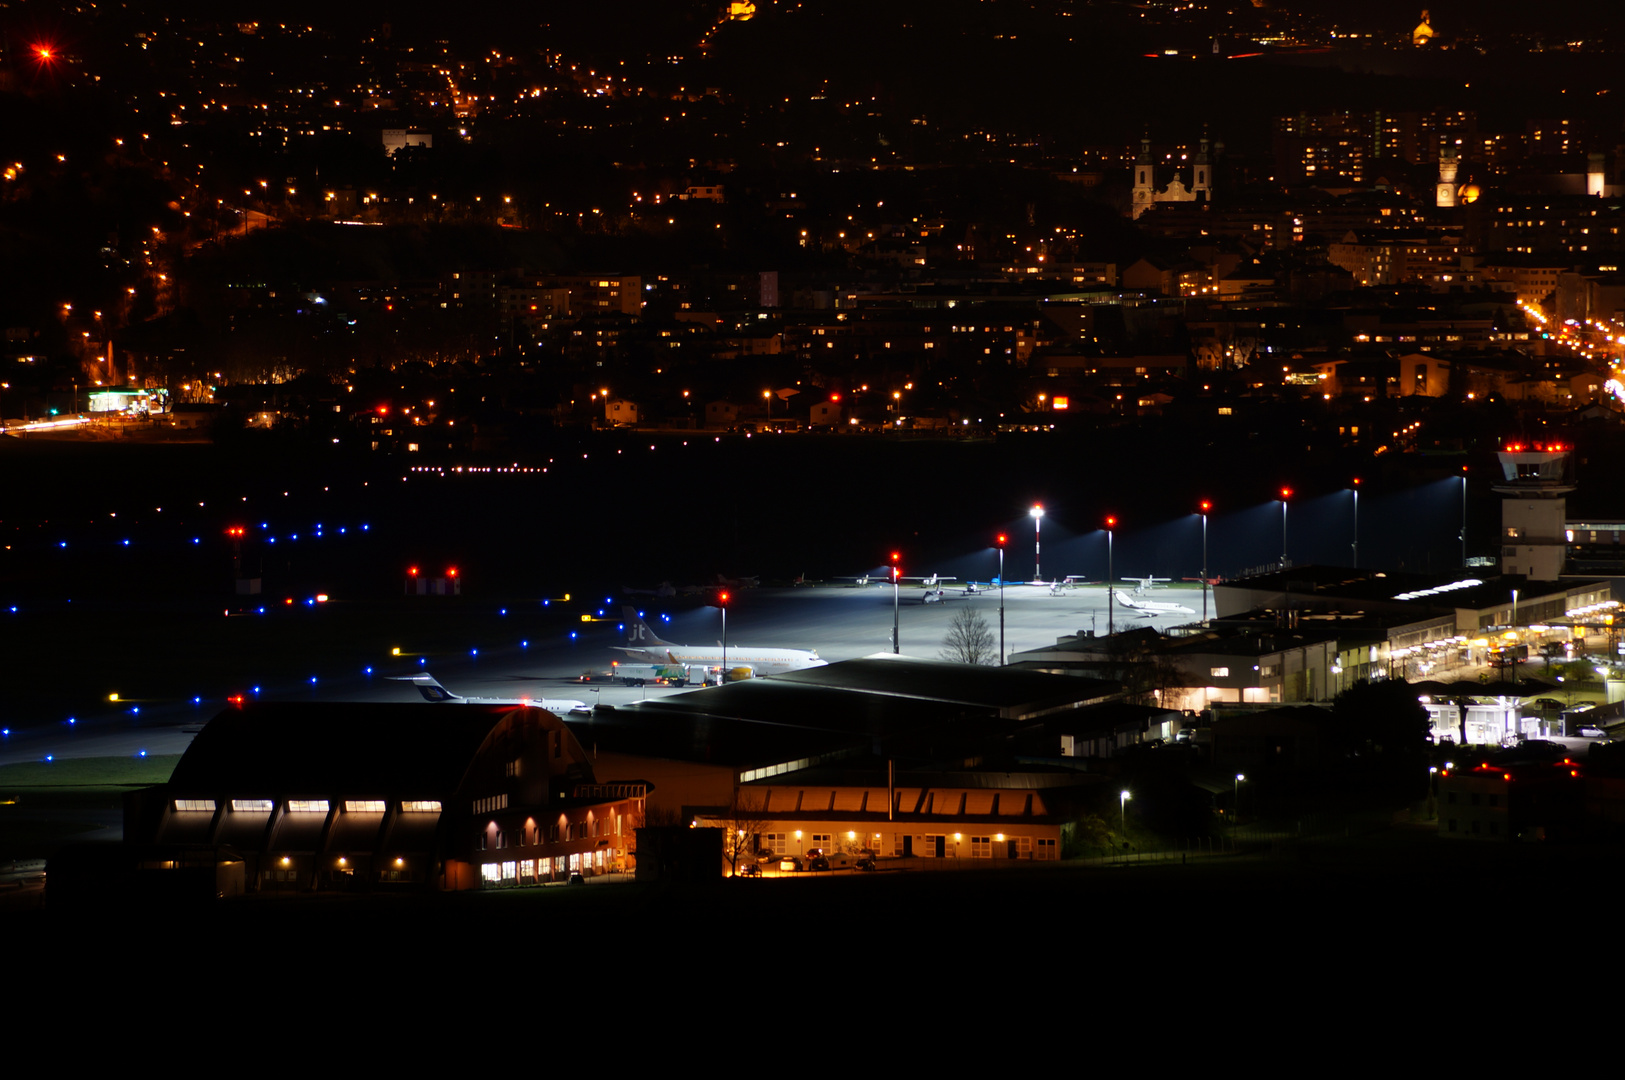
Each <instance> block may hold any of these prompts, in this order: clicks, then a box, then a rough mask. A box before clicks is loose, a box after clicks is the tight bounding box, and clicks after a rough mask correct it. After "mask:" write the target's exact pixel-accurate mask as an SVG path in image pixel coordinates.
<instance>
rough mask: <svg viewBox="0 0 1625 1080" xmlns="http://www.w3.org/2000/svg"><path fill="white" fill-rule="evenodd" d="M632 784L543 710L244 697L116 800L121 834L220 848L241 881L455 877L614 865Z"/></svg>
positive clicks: (422, 883) (622, 858)
mask: <svg viewBox="0 0 1625 1080" xmlns="http://www.w3.org/2000/svg"><path fill="white" fill-rule="evenodd" d="M645 795H646V785H640V784H637V783H625V784H616V785H608V786H606V785H601V784H598V783H597V781H596V778H595V776H594V774H593V769H592V764H591V762H589V761H588V760H587V756H586V754H585V752H584V751H583V750H582V747H581V745H580V743H578V742H577V741H576V739H575V736H574V735H572V734H571V732H570V730H569V729H568V728H566V727H565V726H564V724H563V723H561V722H560V721H559V719H558V717H556V716H554V715H553V714H552V713H550V712H548V711H547V710H545V709H540V708H531V707H527V706H506V705H458V706H445V707H427V706H424V705H421V704H417V703H408V704H352V703H311V704H306V703H292V702H252V703H247V704H244V705H241V706H238V707H235V708H229V709H226V710H225V711H223V712H221V713H220V714H219V715H217V716H216V717H215V718H214V719H213V720H211V721H210V722H209V723H208V724H207V725H206V726H205V727H204V728H203V730H202V731H201V732H199V733H198V735H197V738H196V739H194V740H193V742H192V745H191V747H190V748H189V749H188V750H187V752H186V754H185V755H184V756H183V757H182V758H181V760H180V763H179V764H178V765H177V766H176V767H175V772H174V774H173V775H172V776H171V778H170V781H169V783H168V784H165V785H162V786H160V787H157V788H150V789H147V790H146V791H143V792H138V793H136V794H135V795H134V796H133V797H132V798H131V799H130V801H129V802H128V803H127V805H126V808H125V829H124V835H125V840H126V843H127V844H129V845H142V846H143V847H144V848H145V849H147V850H148V851H152V850H159V851H162V850H195V849H196V848H197V847H198V846H199V845H207V846H210V847H215V848H220V849H223V850H227V851H231V852H234V853H236V854H238V855H239V856H240V857H241V859H242V861H243V862H244V864H245V877H246V879H247V881H248V882H249V883H250V884H249V888H251V889H261V890H264V889H283V890H300V891H305V890H315V889H346V888H357V887H379V886H381V887H388V886H405V887H414V886H415V887H428V888H445V889H458V888H469V887H473V886H474V885H476V884H478V883H482V882H483V883H498V884H500V883H504V882H511V883H517V882H519V881H520V880H521V879H522V878H524V877H528V878H529V879H530V880H533V881H545V880H550V879H552V878H554V877H558V876H562V875H566V874H568V873H569V872H571V871H572V870H574V871H580V872H589V873H590V872H600V871H606V870H609V869H612V868H614V867H615V866H616V865H618V864H624V863H625V862H626V861H627V859H628V857H629V849H630V845H629V843H628V841H629V839H630V836H631V833H632V830H633V829H634V828H635V827H636V826H637V824H638V823H639V822H640V821H641V815H642V810H643V799H644V796H645ZM148 861H149V862H152V861H153V860H150V859H149V860H148ZM161 862H162V860H157V862H156V863H155V865H159V864H161ZM527 871H528V873H527Z"/></svg>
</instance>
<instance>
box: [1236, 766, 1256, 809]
mask: <svg viewBox="0 0 1625 1080" xmlns="http://www.w3.org/2000/svg"><path fill="white" fill-rule="evenodd" d="M1245 779H1247V777H1245V776H1243V775H1242V774H1241V773H1237V774H1236V796H1235V799H1236V801H1235V806H1234V807H1233V809H1234V811H1235V814H1236V820H1238V821H1239V820H1240V819H1241V782H1242V781H1243V780H1245ZM1255 801H1256V800H1255Z"/></svg>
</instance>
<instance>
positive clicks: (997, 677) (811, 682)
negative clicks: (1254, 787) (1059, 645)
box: [772, 653, 1119, 720]
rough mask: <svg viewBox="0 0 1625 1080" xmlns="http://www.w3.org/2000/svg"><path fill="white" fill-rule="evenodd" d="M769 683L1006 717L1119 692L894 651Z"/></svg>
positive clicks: (1091, 682) (1104, 685) (1099, 683)
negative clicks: (899, 700) (823, 689)
mask: <svg viewBox="0 0 1625 1080" xmlns="http://www.w3.org/2000/svg"><path fill="white" fill-rule="evenodd" d="M772 681H775V682H780V683H785V684H793V685H797V686H808V687H824V688H829V689H838V690H842V691H851V692H857V693H861V694H865V695H877V696H881V697H887V698H905V699H913V700H917V701H925V702H933V703H935V704H937V705H949V706H958V707H961V708H965V709H980V710H986V711H988V712H991V713H994V714H996V715H998V716H999V717H1001V718H1003V719H1007V720H1021V719H1027V718H1029V717H1034V716H1040V715H1042V714H1044V713H1046V712H1054V711H1056V710H1058V709H1066V708H1080V707H1082V706H1084V705H1087V704H1091V703H1094V702H1098V701H1104V700H1106V699H1107V698H1109V697H1111V696H1112V695H1113V694H1115V693H1117V692H1118V690H1119V687H1118V685H1117V684H1116V683H1113V682H1109V681H1107V680H1104V679H1087V678H1078V677H1076V676H1071V675H1052V674H1049V673H1047V672H1041V671H1027V670H1016V669H1013V668H1007V667H991V666H986V665H979V664H954V663H949V662H948V661H946V660H922V659H919V658H917V657H912V656H899V655H896V654H893V653H876V654H873V655H870V656H866V657H863V658H862V659H859V660H843V661H841V662H840V663H838V664H829V665H827V666H825V667H816V668H803V669H802V670H800V671H791V672H786V673H785V674H783V675H774V676H772Z"/></svg>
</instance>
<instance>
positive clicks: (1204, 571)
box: [1202, 499, 1213, 626]
mask: <svg viewBox="0 0 1625 1080" xmlns="http://www.w3.org/2000/svg"><path fill="white" fill-rule="evenodd" d="M1212 509H1213V504H1212V503H1210V502H1208V501H1207V500H1206V499H1203V500H1202V625H1203V626H1206V625H1207V515H1208V511H1210V510H1212Z"/></svg>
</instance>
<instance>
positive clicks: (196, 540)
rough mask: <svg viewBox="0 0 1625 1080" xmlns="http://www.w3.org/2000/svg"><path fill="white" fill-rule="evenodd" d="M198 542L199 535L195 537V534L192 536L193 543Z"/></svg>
mask: <svg viewBox="0 0 1625 1080" xmlns="http://www.w3.org/2000/svg"><path fill="white" fill-rule="evenodd" d="M197 542H198V538H197V537H195V536H194V537H192V543H194V544H195V543H197Z"/></svg>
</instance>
